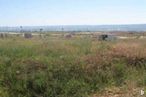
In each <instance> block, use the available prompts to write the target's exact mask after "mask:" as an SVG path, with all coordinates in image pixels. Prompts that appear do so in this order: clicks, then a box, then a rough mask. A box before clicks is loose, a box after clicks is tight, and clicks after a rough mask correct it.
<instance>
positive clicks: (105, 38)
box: [98, 34, 117, 41]
mask: <svg viewBox="0 0 146 97" xmlns="http://www.w3.org/2000/svg"><path fill="white" fill-rule="evenodd" d="M116 39H117V38H116V36H114V35H108V34H102V35H100V36H99V37H98V40H100V41H114V40H116Z"/></svg>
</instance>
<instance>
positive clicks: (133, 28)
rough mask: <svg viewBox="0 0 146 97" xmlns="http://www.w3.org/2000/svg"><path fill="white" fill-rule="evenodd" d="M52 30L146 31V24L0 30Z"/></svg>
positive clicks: (5, 28)
mask: <svg viewBox="0 0 146 97" xmlns="http://www.w3.org/2000/svg"><path fill="white" fill-rule="evenodd" d="M40 31H41V32H50V31H72V32H73V31H74V32H80V31H81V32H82V31H91V32H94V31H137V32H139V31H146V24H131V25H66V26H61V25H60V26H20V27H18V26H17V27H0V32H40Z"/></svg>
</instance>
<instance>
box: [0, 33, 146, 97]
mask: <svg viewBox="0 0 146 97" xmlns="http://www.w3.org/2000/svg"><path fill="white" fill-rule="evenodd" d="M145 41H146V39H145V38H140V39H138V38H132V39H125V40H115V41H98V40H97V39H93V38H91V37H90V36H89V37H88V36H86V35H82V37H81V36H76V37H72V38H70V37H69V38H65V37H63V36H61V35H58V34H53V35H51V34H48V35H46V37H43V38H42V37H33V38H30V39H25V38H23V37H19V36H14V37H7V38H0V97H143V96H144V97H145V95H143V96H140V90H144V91H145V89H146V42H145Z"/></svg>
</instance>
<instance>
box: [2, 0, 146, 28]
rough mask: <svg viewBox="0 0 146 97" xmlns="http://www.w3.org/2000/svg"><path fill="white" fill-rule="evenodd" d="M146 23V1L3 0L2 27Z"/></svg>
mask: <svg viewBox="0 0 146 97" xmlns="http://www.w3.org/2000/svg"><path fill="white" fill-rule="evenodd" d="M106 24H107V25H108V24H146V0H0V26H20V25H21V26H45V25H106Z"/></svg>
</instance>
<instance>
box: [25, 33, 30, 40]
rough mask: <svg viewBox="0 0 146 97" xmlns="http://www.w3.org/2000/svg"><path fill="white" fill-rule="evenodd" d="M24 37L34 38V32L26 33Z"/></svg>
mask: <svg viewBox="0 0 146 97" xmlns="http://www.w3.org/2000/svg"><path fill="white" fill-rule="evenodd" d="M24 38H27V39H28V38H32V34H31V33H24Z"/></svg>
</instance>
